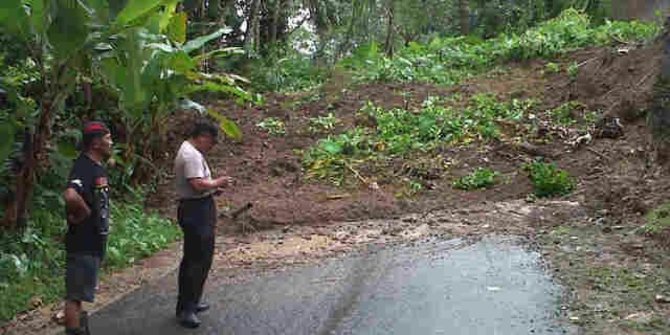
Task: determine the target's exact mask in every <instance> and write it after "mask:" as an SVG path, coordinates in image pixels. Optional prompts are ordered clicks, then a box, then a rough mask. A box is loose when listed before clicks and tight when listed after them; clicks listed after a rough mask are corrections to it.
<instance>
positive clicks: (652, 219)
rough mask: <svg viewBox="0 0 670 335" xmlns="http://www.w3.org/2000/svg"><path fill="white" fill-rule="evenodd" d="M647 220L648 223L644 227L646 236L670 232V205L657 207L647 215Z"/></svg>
mask: <svg viewBox="0 0 670 335" xmlns="http://www.w3.org/2000/svg"><path fill="white" fill-rule="evenodd" d="M646 219H647V220H646V221H647V223H646V224H645V225H644V227H642V230H643V231H644V233H646V234H650V235H660V234H661V233H663V232H665V231H668V230H670V203H669V204H663V205H661V206H659V207H657V208H656V209H654V210H653V211H651V212H650V213H649V214H647V217H646Z"/></svg>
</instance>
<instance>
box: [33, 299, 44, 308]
mask: <svg viewBox="0 0 670 335" xmlns="http://www.w3.org/2000/svg"><path fill="white" fill-rule="evenodd" d="M42 304H43V302H42V298H40V297H32V298H30V306H31V307H32V308H37V307H40V306H42Z"/></svg>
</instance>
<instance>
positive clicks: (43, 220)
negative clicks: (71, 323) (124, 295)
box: [0, 199, 181, 322]
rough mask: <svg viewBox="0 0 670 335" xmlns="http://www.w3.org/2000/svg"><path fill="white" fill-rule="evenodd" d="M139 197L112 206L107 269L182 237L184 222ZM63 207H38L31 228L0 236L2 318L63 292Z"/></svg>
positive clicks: (60, 296) (0, 319) (158, 248)
mask: <svg viewBox="0 0 670 335" xmlns="http://www.w3.org/2000/svg"><path fill="white" fill-rule="evenodd" d="M142 203H143V201H141V199H137V201H134V202H132V203H123V204H113V205H112V213H111V219H112V225H111V231H110V240H109V244H108V252H107V257H106V259H105V261H104V263H103V266H104V268H105V270H106V271H109V270H113V269H119V268H123V267H126V266H128V265H131V264H132V263H134V262H135V261H137V260H138V259H141V258H144V257H146V256H149V255H151V254H153V253H155V252H156V251H159V250H161V249H164V248H165V247H167V246H168V245H169V244H170V243H172V242H174V241H176V240H177V239H179V237H180V235H181V233H180V231H179V227H178V226H177V225H176V224H174V223H172V222H171V221H169V220H166V219H163V218H160V217H158V216H157V215H154V214H146V213H145V211H144V208H143V207H142V206H141V205H138V204H142ZM61 212H62V211H61V210H52V211H49V210H37V211H35V212H33V213H32V218H31V221H30V224H29V227H30V228H29V229H27V230H26V231H24V232H23V233H4V234H3V235H2V237H0V301H2V304H0V322H5V321H8V320H10V319H11V318H12V317H14V315H16V314H17V313H20V312H22V311H26V310H29V309H31V308H33V307H36V305H38V304H42V303H43V304H48V303H52V302H55V301H58V300H59V299H61V298H62V297H63V295H64V290H65V283H64V277H63V276H64V262H65V247H64V243H63V240H64V236H65V233H66V229H67V227H66V224H65V220H64V218H63V215H62V214H61Z"/></svg>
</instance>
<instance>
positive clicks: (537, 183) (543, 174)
mask: <svg viewBox="0 0 670 335" xmlns="http://www.w3.org/2000/svg"><path fill="white" fill-rule="evenodd" d="M526 170H528V172H529V176H530V180H531V182H532V183H533V189H534V193H535V195H536V196H538V197H540V198H544V197H553V196H561V195H566V194H569V193H570V192H572V190H573V189H574V188H575V182H574V181H573V179H572V177H570V175H569V174H568V172H567V171H564V170H561V169H559V168H558V167H556V164H554V163H545V162H539V161H538V162H533V163H531V164H528V165H527V166H526Z"/></svg>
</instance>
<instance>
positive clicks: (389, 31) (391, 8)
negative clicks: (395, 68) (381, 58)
mask: <svg viewBox="0 0 670 335" xmlns="http://www.w3.org/2000/svg"><path fill="white" fill-rule="evenodd" d="M386 13H387V16H388V22H387V24H388V25H387V26H386V41H385V42H384V52H385V53H386V56H388V57H393V42H394V41H393V19H394V15H395V5H394V3H393V0H389V1H388V8H387V11H386Z"/></svg>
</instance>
